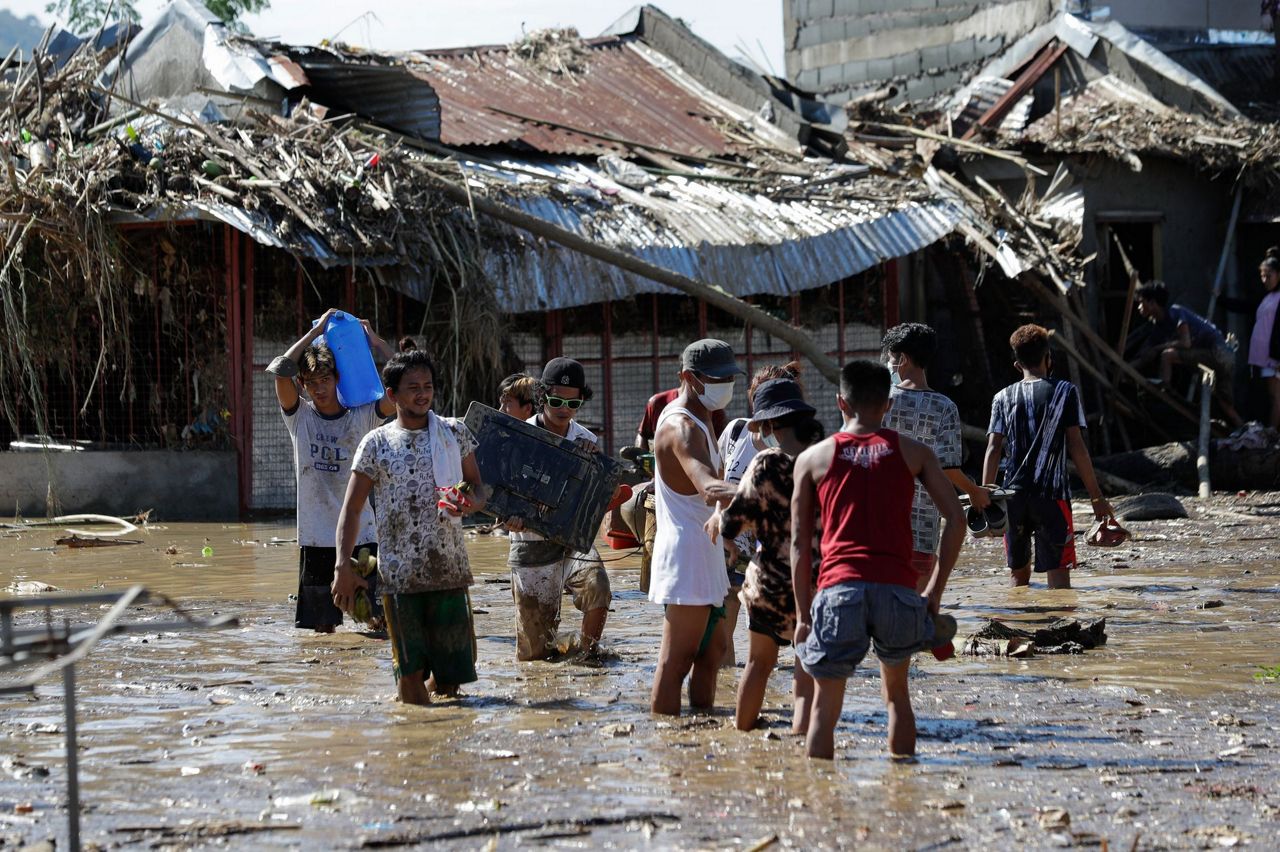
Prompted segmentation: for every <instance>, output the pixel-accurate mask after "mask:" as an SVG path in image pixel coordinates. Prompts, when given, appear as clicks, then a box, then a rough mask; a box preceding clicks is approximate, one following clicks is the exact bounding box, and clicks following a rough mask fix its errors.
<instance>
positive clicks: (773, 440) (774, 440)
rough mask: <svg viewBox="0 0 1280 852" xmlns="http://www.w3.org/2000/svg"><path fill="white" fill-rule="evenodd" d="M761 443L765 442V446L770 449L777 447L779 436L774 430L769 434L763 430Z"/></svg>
mask: <svg viewBox="0 0 1280 852" xmlns="http://www.w3.org/2000/svg"><path fill="white" fill-rule="evenodd" d="M760 443H762V444H764V445H765V447H766V448H768V449H777V447H778V446H779V444H778V436H777V435H776V434H774V433H773V432H770V433H769V434H768V435H766V434H765V433H764V432H763V431H761V433H760Z"/></svg>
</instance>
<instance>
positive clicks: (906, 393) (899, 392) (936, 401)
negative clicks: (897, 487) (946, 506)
mask: <svg viewBox="0 0 1280 852" xmlns="http://www.w3.org/2000/svg"><path fill="white" fill-rule="evenodd" d="M889 398H890V399H891V400H893V407H892V408H890V409H889V413H888V414H887V415H885V418H884V427H885V428H886V429H892V430H893V431H895V432H897V433H899V434H901V435H906V436H907V437H908V438H915V439H916V440H917V441H919V442H920V443H922V444H924V445H925V446H926V447H928V448H929V449H931V450H933V452H934V454H935V455H937V457H938V462H939V463H940V464H941V465H942V467H943V469H944V470H946V469H947V468H956V467H959V466H960V461H961V458H960V455H961V448H960V411H959V409H957V408H956V404H955V403H954V402H952V401H951V400H950V399H949V398H947V397H946V396H943V395H942V394H940V393H938V392H937V391H931V390H929V391H926V390H917V389H915V388H904V387H899V386H897V385H894V386H893V388H891V389H890V391H889ZM941 533H942V516H941V515H940V514H939V513H938V507H937V506H935V505H933V500H932V498H930V497H929V494H928V492H927V491H925V488H924V484H923V483H921V482H920V480H918V479H917V480H916V495H915V498H914V499H913V500H912V502H911V549H912V550H914V551H916V552H917V553H933V552H934V551H936V550H937V549H938V536H939V535H940V534H941Z"/></svg>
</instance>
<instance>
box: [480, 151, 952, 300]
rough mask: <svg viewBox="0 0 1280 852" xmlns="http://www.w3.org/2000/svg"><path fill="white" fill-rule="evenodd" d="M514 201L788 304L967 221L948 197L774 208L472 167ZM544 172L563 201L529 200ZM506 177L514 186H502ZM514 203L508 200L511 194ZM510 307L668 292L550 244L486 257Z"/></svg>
mask: <svg viewBox="0 0 1280 852" xmlns="http://www.w3.org/2000/svg"><path fill="white" fill-rule="evenodd" d="M468 168H469V170H470V172H471V173H472V174H473V175H475V176H476V177H479V178H481V180H478V181H476V188H477V189H479V188H480V187H481V186H486V185H487V186H489V187H490V189H491V192H493V193H494V194H495V195H497V196H499V197H503V200H504V201H505V202H506V203H508V204H510V205H512V206H514V207H517V208H519V209H521V210H524V211H525V212H527V213H531V214H533V215H535V216H537V217H538V218H540V219H544V220H547V221H550V222H554V223H555V224H557V225H559V226H561V227H563V228H566V229H568V230H570V231H573V232H575V233H577V234H580V235H581V236H584V237H587V238H589V239H593V240H596V241H598V242H601V243H604V244H606V245H609V246H612V247H614V248H619V249H622V250H624V251H626V252H628V253H630V254H634V255H636V256H637V257H641V258H643V259H645V260H648V261H650V262H651V263H655V264H657V265H659V266H662V267H665V268H667V269H670V270H673V271H675V272H679V273H681V274H684V275H688V276H691V277H694V278H698V279H700V280H703V281H707V282H709V283H711V284H715V285H718V286H720V287H722V288H724V289H725V290H727V291H728V292H731V293H733V294H734V295H736V296H753V295H760V294H771V295H787V294H792V293H797V292H801V291H803V290H807V289H811V288H814V287H821V286H825V285H826V284H829V283H831V282H833V281H839V280H840V279H842V278H847V277H849V276H851V275H856V274H857V273H859V272H862V271H863V270H866V269H869V268H870V267H872V266H875V265H876V264H879V263H882V262H884V261H885V260H888V259H891V258H895V257H901V256H904V255H907V254H911V253H912V252H915V251H919V250H920V249H922V248H925V247H926V246H928V245H930V244H932V243H934V242H936V241H937V240H939V239H941V238H942V237H944V236H946V235H947V234H949V233H951V232H952V231H953V230H954V229H955V227H956V225H957V223H958V222H959V221H960V220H961V219H962V218H964V217H965V216H969V215H972V214H971V213H970V212H969V211H967V210H966V209H965V208H964V206H963V205H962V204H959V203H956V202H953V201H951V200H944V199H932V200H925V201H915V200H904V201H902V202H900V203H897V204H892V203H885V202H879V201H869V200H856V199H846V200H843V201H841V202H839V203H815V202H813V201H808V200H797V201H787V200H775V199H773V198H770V197H768V196H767V195H764V194H762V193H760V192H758V191H756V190H753V189H737V188H734V187H732V186H727V185H725V184H723V183H718V182H714V181H710V180H708V181H699V180H696V179H689V178H684V177H677V176H670V177H666V178H664V179H662V180H661V181H660V182H656V183H655V184H654V185H653V186H649V187H645V188H644V189H640V188H636V187H634V186H628V185H627V184H624V183H621V182H618V181H615V180H614V179H613V178H612V177H611V176H610V174H609V173H608V171H607V170H606V168H604V167H603V166H602V167H601V168H594V167H591V166H589V165H587V164H585V163H583V162H573V161H566V162H562V163H558V164H546V163H535V162H526V161H503V162H500V163H497V164H493V165H481V164H470V165H469V167H468ZM533 175H543V176H545V177H546V178H547V179H549V180H551V181H554V182H557V184H558V186H559V188H558V190H557V191H556V192H552V193H548V192H546V191H545V189H544V188H542V187H539V190H540V191H536V192H528V191H527V190H526V191H522V189H523V188H524V187H527V186H528V185H530V184H535V185H537V184H539V183H540V181H538V180H537V178H535V177H533ZM495 180H499V181H505V182H506V183H508V184H509V187H510V189H509V190H508V191H507V192H503V191H502V189H501V187H498V188H494V187H493V183H494V181H495ZM504 196H505V197H504ZM485 268H486V271H487V272H488V273H489V275H490V277H491V278H492V279H493V280H494V282H495V284H496V285H497V287H498V289H499V293H500V295H501V297H502V299H501V301H502V304H503V305H504V306H506V307H507V308H508V309H509V310H512V311H515V312H523V311H540V310H548V309H553V308H566V307H572V306H574V305H583V304H591V303H594V302H603V301H609V300H613V299H626V298H630V297H632V296H634V295H636V294H639V293H671V292H674V291H672V290H669V289H668V288H666V287H664V286H662V285H660V284H657V283H655V282H653V281H650V280H648V279H645V278H640V277H637V276H634V275H631V274H629V273H626V272H623V271H621V270H619V269H617V268H615V267H612V266H609V265H607V264H604V263H601V262H599V261H596V260H594V259H592V258H589V257H585V256H583V255H578V254H575V253H573V252H569V251H566V250H564V249H561V248H559V247H556V246H547V245H545V244H542V243H540V242H532V241H525V242H524V244H523V250H522V251H518V252H514V253H512V252H507V253H495V254H493V255H491V256H490V257H488V258H486V261H485Z"/></svg>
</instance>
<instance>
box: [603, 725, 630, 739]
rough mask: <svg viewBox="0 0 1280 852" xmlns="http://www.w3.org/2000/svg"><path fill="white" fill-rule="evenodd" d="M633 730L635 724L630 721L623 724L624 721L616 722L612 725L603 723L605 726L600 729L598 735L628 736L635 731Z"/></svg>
mask: <svg viewBox="0 0 1280 852" xmlns="http://www.w3.org/2000/svg"><path fill="white" fill-rule="evenodd" d="M635 730H636V726H635V725H633V724H631V723H630V722H627V723H625V724H624V723H618V724H613V725H605V726H603V727H602V728H601V729H600V736H602V737H629V736H631V735H632V734H634V733H635Z"/></svg>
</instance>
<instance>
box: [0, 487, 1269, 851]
mask: <svg viewBox="0 0 1280 852" xmlns="http://www.w3.org/2000/svg"><path fill="white" fill-rule="evenodd" d="M1194 503H1195V501H1188V504H1189V505H1192V504H1194ZM1191 511H1192V518H1191V519H1190V520H1187V521H1154V522H1146V523H1133V524H1131V525H1130V528H1131V529H1132V530H1133V531H1134V532H1135V534H1136V540H1135V541H1134V542H1132V543H1131V544H1129V545H1127V546H1125V547H1122V548H1119V549H1117V550H1101V549H1094V548H1087V547H1083V546H1082V547H1081V548H1080V554H1081V558H1082V560H1083V562H1084V564H1083V566H1082V568H1081V570H1079V571H1078V572H1077V574H1076V576H1075V583H1076V586H1077V587H1076V588H1075V589H1074V590H1071V591H1063V592H1053V593H1050V592H1047V591H1046V590H1044V589H1043V588H1033V589H1031V590H1017V591H1012V590H1009V589H1007V588H1005V587H1004V580H1005V577H1004V570H1003V568H1002V567H1001V565H1002V562H1001V558H1002V554H1001V552H1000V547H999V543H998V542H994V541H991V540H986V541H983V542H981V543H977V544H975V543H973V542H970V543H969V544H968V545H967V546H966V549H965V552H964V556H963V559H962V563H961V566H960V567H959V568H958V569H957V572H956V576H955V578H954V580H953V583H952V585H951V587H950V588H949V589H948V594H947V602H946V606H947V608H948V609H949V611H951V612H953V613H954V614H955V615H956V617H957V618H958V619H959V621H960V625H961V631H960V638H963V637H964V636H965V635H967V634H968V633H969V632H972V631H973V630H974V629H976V628H977V627H978V626H979V625H980V624H981V623H982V622H983V620H984V619H986V618H990V617H999V618H1002V619H1005V620H1010V621H1020V622H1031V623H1038V622H1045V621H1048V620H1051V619H1052V618H1054V617H1056V616H1062V615H1066V616H1071V617H1078V618H1095V617H1099V616H1106V618H1107V632H1108V635H1109V642H1108V644H1107V645H1106V646H1105V647H1104V648H1102V649H1098V650H1094V651H1090V652H1088V653H1086V654H1083V655H1080V656H1071V657H1065V656H1042V657H1035V658H1031V659H1025V660H992V659H974V658H964V659H961V658H958V657H957V658H956V659H953V660H950V661H947V662H937V661H936V660H934V659H933V658H932V657H931V656H929V655H927V654H926V655H921V656H920V657H918V658H917V664H916V665H917V668H916V669H915V671H914V674H913V684H914V686H913V698H914V702H915V707H916V713H917V716H918V723H919V728H920V743H919V760H918V762H916V763H914V764H907V765H902V764H896V763H892V762H890V761H889V760H888V759H887V757H886V753H885V744H884V724H885V716H884V712H883V707H882V705H881V703H880V698H879V688H878V683H877V680H878V676H877V674H876V673H875V670H874V666H870V667H864V669H862V670H860V671H859V673H858V674H857V675H856V676H855V677H854V678H853V679H852V680H851V681H850V688H849V692H848V695H847V697H846V699H845V712H844V716H843V719H842V722H841V725H840V728H839V730H838V732H837V739H836V744H837V759H836V760H835V761H834V763H826V764H823V763H810V762H809V761H807V760H806V759H805V758H804V755H803V746H802V742H801V741H800V740H799V739H798V738H795V737H793V736H791V735H790V732H789V727H788V726H789V710H788V707H787V703H786V702H787V689H788V688H789V680H790V671H791V668H790V667H791V653H790V651H784V652H783V655H782V660H781V664H782V666H783V671H781V672H780V673H778V674H777V675H775V678H774V680H773V682H772V684H771V689H770V693H769V696H768V698H767V701H766V707H765V714H766V717H765V723H766V727H765V728H764V730H760V731H755V732H752V733H740V732H738V731H736V730H734V728H733V724H732V716H731V709H730V707H731V702H732V697H733V692H734V689H735V687H736V681H737V677H738V674H739V671H740V670H726V671H725V672H723V674H722V677H721V681H720V696H719V700H720V707H719V708H718V709H717V710H716V712H715V713H713V714H711V715H704V716H686V717H683V718H679V719H675V720H666V719H657V718H653V717H651V716H650V715H649V712H648V709H647V708H648V689H649V685H650V682H651V679H652V675H653V666H654V658H655V654H656V651H657V646H658V641H659V632H660V624H661V615H660V612H659V610H658V608H657V607H654V606H652V605H650V604H648V603H647V602H646V601H645V600H644V597H643V595H641V593H640V592H639V590H638V588H637V584H638V570H637V561H636V560H635V559H634V558H625V559H621V560H619V561H615V562H611V563H610V564H609V568H610V573H611V576H612V578H613V582H614V588H615V593H616V600H615V602H614V607H613V612H612V613H611V615H610V619H609V624H608V627H607V628H606V642H605V644H606V646H607V649H608V652H609V653H607V654H606V659H605V660H604V661H603V662H594V663H585V662H577V661H564V662H554V663H525V664H517V663H516V662H515V659H514V657H515V651H514V640H513V627H512V623H511V619H512V604H511V598H510V587H509V584H508V583H507V582H505V576H504V575H505V572H504V563H505V556H506V545H505V539H500V538H490V537H485V538H476V539H474V540H472V543H471V558H472V566H473V569H474V570H475V573H476V579H477V584H476V586H475V587H474V588H473V590H472V599H473V605H474V607H475V609H476V627H477V633H478V636H479V656H480V661H479V665H478V669H479V673H480V680H479V681H478V682H477V683H475V684H472V685H471V686H470V687H469V688H468V689H467V694H466V696H465V697H463V698H462V699H460V700H456V701H444V702H440V703H438V704H436V705H433V706H431V707H426V708H417V707H405V706H401V705H399V704H397V703H395V701H394V700H393V695H394V685H393V683H392V680H391V663H390V652H389V650H388V648H387V645H386V643H385V642H384V641H380V640H377V639H374V638H369V637H366V636H363V635H361V634H358V633H355V632H350V631H351V628H350V625H348V626H347V628H345V629H344V630H343V631H340V632H339V633H337V634H335V635H332V636H318V635H314V634H308V633H303V632H301V631H296V630H294V629H293V626H292V614H293V605H292V603H291V602H290V601H289V600H288V596H289V594H290V593H291V592H293V591H294V588H295V582H296V574H295V571H296V564H297V554H296V551H295V549H294V545H292V544H285V545H283V546H268V545H267V544H266V543H268V542H270V541H271V539H272V537H273V536H274V537H280V538H291V537H292V535H293V529H292V527H291V526H288V525H281V524H276V525H189V524H184V525H179V524H156V525H153V526H152V527H151V528H149V529H148V530H147V531H146V532H145V534H144V535H143V538H144V543H143V544H140V545H136V546H131V547H118V548H95V549H83V550H68V549H66V548H61V547H60V548H57V549H51V548H52V545H53V540H54V538H56V537H57V535H58V533H57V532H56V531H53V530H47V529H46V530H32V531H24V532H21V533H12V532H10V533H7V534H5V535H4V536H3V537H0V586H3V585H8V584H9V583H11V582H17V581H32V580H34V581H40V582H43V583H48V584H51V585H53V586H56V587H58V588H60V589H64V590H69V591H70V590H88V589H97V588H108V589H119V588H124V587H126V586H127V585H129V584H132V583H143V584H145V585H147V586H148V587H150V588H152V589H154V590H157V591H160V592H164V593H166V594H169V595H172V596H174V597H175V598H177V599H179V600H180V601H181V602H182V603H183V604H184V605H185V606H187V607H189V609H191V610H192V611H193V612H194V613H196V614H198V615H201V616H212V615H213V614H214V613H235V614H237V615H239V616H240V619H241V624H240V626H239V627H238V628H236V629H233V630H229V631H225V632H218V633H182V634H178V633H172V634H155V633H148V634H138V635H131V636H118V637H115V638H111V639H108V640H106V641H104V642H103V643H101V644H100V645H99V647H98V648H97V649H96V650H95V651H94V652H93V654H92V655H91V656H90V658H89V659H88V660H87V661H86V662H85V663H83V664H82V665H81V666H80V667H79V669H78V672H79V684H80V686H79V696H80V704H79V706H80V717H79V718H80V743H81V756H80V761H81V777H82V783H83V791H82V796H83V799H84V803H85V807H84V815H83V821H82V832H83V836H84V838H85V839H86V841H87V842H92V843H96V844H99V845H100V846H102V847H104V848H116V847H122V848H174V849H187V848H212V847H216V846H223V847H232V848H245V849H260V848H276V847H295V848H304V849H344V848H360V847H362V846H365V847H376V846H389V845H393V844H403V845H408V846H412V845H421V846H428V845H437V844H448V845H452V846H457V847H460V848H469V849H480V848H494V847H500V848H507V847H513V846H537V847H548V848H597V847H636V846H648V847H654V848H706V849H730V848H744V849H745V848H761V844H768V843H771V842H772V843H774V844H777V845H780V846H787V847H795V848H806V849H807V848H827V847H843V846H857V847H859V848H868V849H904V848H915V849H966V848H974V847H979V846H987V847H990V848H992V849H1007V848H1015V847H1019V848H1033V849H1035V848H1050V847H1061V846H1086V847H1094V848H1109V849H1133V848H1137V849H1161V848H1216V847H1222V846H1232V845H1252V846H1254V847H1255V848H1263V849H1266V848H1277V847H1280V790H1277V783H1276V782H1277V779H1278V778H1280V731H1278V730H1277V728H1278V726H1280V714H1278V713H1277V711H1278V710H1280V684H1277V683H1275V682H1269V681H1266V680H1259V679H1256V678H1255V674H1256V673H1257V672H1258V671H1259V667H1261V666H1275V665H1280V628H1278V627H1277V624H1278V622H1280V548H1278V547H1277V538H1278V537H1280V527H1278V526H1277V524H1276V521H1275V516H1276V515H1277V514H1280V495H1254V496H1252V497H1250V498H1248V499H1235V498H1229V499H1228V498H1215V500H1214V501H1213V502H1212V503H1210V504H1209V505H1208V506H1207V507H1206V506H1193V507H1192V510H1191ZM1083 520H1084V519H1083V518H1078V522H1083ZM206 539H208V543H209V544H210V546H212V548H213V556H212V557H210V558H204V557H203V556H202V555H201V549H202V547H203V546H204V544H205V540H206ZM167 549H176V551H177V552H176V553H168V552H166V550H167ZM616 555H618V554H614V553H610V552H606V556H609V557H611V556H616ZM565 609H566V624H567V625H568V624H576V622H577V619H576V613H574V612H573V610H572V606H571V604H570V603H569V602H568V601H566V602H565ZM97 613H98V610H96V609H94V610H93V611H82V612H79V613H73V615H74V616H77V617H79V618H80V619H82V620H86V621H87V620H89V619H91V618H93V617H95V616H96V614H97ZM160 615H161V613H160V612H159V611H158V610H155V609H151V608H146V609H141V610H139V611H137V612H134V613H132V617H133V618H134V619H135V620H137V621H145V620H146V619H150V618H156V617H159V616H160ZM736 641H737V656H738V659H739V660H740V661H741V660H743V659H745V655H746V630H745V624H739V628H738V633H737V636H736ZM0 701H3V703H0V767H2V768H3V770H4V771H3V773H0V846H4V847H6V848H7V846H8V844H21V843H24V842H25V843H32V842H37V841H42V840H46V839H62V837H63V832H64V823H65V809H64V807H63V805H62V801H63V800H62V797H63V794H64V783H65V772H64V762H63V752H62V749H63V745H62V710H61V700H60V685H59V683H58V682H56V681H52V682H50V683H48V684H46V685H44V686H43V688H41V689H40V690H39V691H38V693H37V695H36V697H35V698H34V699H27V698H7V699H0ZM28 805H30V806H31V807H32V808H33V811H32V812H30V813H27V810H28V808H27V806H28ZM575 821H576V822H575Z"/></svg>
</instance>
